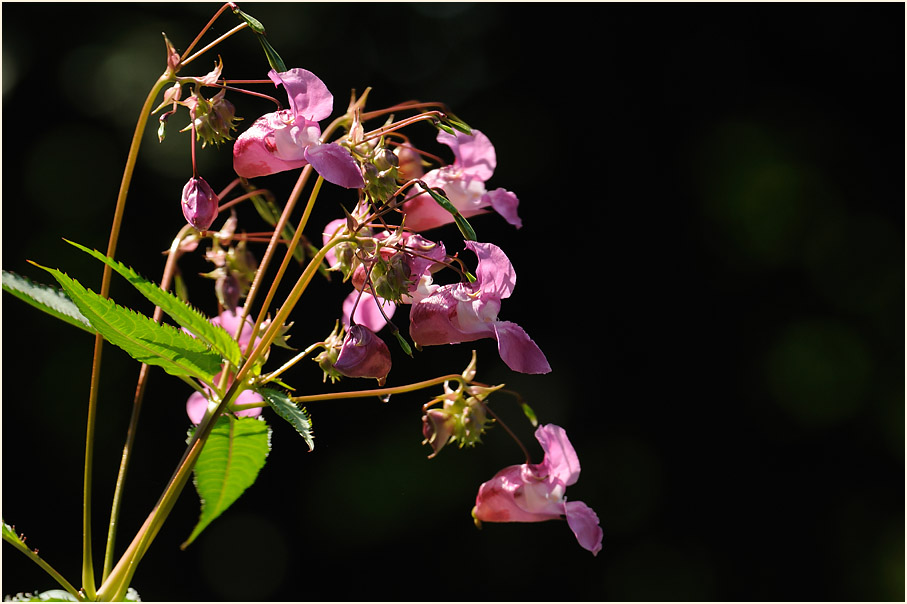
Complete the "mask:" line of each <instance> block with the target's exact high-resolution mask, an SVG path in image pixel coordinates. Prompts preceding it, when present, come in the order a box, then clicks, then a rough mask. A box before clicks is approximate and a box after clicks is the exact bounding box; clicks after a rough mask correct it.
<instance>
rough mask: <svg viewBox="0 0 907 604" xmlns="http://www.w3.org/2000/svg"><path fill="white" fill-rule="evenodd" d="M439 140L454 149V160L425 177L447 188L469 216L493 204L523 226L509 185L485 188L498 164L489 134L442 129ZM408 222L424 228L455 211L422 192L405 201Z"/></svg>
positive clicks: (445, 219) (447, 219) (431, 184)
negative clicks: (506, 187) (508, 188)
mask: <svg viewBox="0 0 907 604" xmlns="http://www.w3.org/2000/svg"><path fill="white" fill-rule="evenodd" d="M438 142H439V143H443V144H445V145H447V146H449V147H450V148H451V149H453V153H454V162H453V164H450V165H448V166H444V167H442V168H438V169H435V170H431V171H430V172H427V173H426V174H425V175H424V176H423V177H422V181H423V182H424V183H425V184H426V185H428V186H429V187H431V188H436V187H439V188H441V189H443V190H444V193H445V194H446V197H447V198H448V199H449V200H450V202H451V203H452V204H453V205H454V206H455V207H456V208H457V209H458V210H459V211H460V213H461V214H462V215H463V216H465V217H467V218H469V217H470V216H474V215H475V214H481V213H484V212H487V211H488V208H491V209H492V210H494V211H495V212H497V213H498V214H500V215H501V216H503V217H504V219H505V220H506V221H507V222H509V223H510V224H512V225H514V226H515V227H517V228H520V227H521V226H523V223H522V221H521V220H520V217H519V215H518V214H517V206H518V205H519V199H517V196H516V195H515V194H513V193H511V192H510V191H507V190H506V189H501V188H498V189H495V190H493V191H488V190H486V189H485V182H486V181H488V180H489V179H490V178H491V176H492V174H494V169H495V167H496V166H497V157H496V155H495V152H494V146H493V145H492V144H491V141H489V140H488V137H487V136H485V135H484V134H482V133H481V132H479V131H478V130H473V131H472V134H463V133H462V132H457V134H456V136H454V135H452V134H448V133H447V132H443V131H442V132H438ZM403 211H404V212H405V213H406V226H407V227H409V228H411V229H413V230H415V231H423V230H425V229H430V228H434V227H437V226H441V225H442V224H447V223H450V222H453V220H454V219H453V215H452V214H451V213H450V212H448V211H447V210H445V209H444V208H442V207H441V206H439V205H438V204H437V202H435V201H434V200H433V199H432V198H431V196H430V195H428V194H427V193H422V194H421V195H418V196H417V197H414V198H413V199H411V200H409V201H407V202H406V203H404V204H403Z"/></svg>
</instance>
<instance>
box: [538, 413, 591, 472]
mask: <svg viewBox="0 0 907 604" xmlns="http://www.w3.org/2000/svg"><path fill="white" fill-rule="evenodd" d="M535 438H536V440H538V441H539V444H540V445H542V449H543V450H544V451H545V459H544V461H543V462H542V465H544V466H545V467H546V468H547V471H548V475H549V476H554V477H555V478H557V479H558V480H560V481H562V482H563V483H564V486H570V485H571V484H575V483H576V481H577V480H578V479H579V471H580V465H579V457H577V455H576V451H575V450H574V449H573V445H572V444H571V443H570V439H569V438H567V432H566V431H565V430H564V429H563V428H561V427H560V426H556V425H554V424H547V425H542V426H539V427H538V428H537V429H536V431H535Z"/></svg>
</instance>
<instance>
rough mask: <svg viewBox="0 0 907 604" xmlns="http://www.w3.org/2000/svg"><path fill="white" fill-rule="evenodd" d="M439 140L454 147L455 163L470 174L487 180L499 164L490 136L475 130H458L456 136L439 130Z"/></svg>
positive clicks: (483, 180)
mask: <svg viewBox="0 0 907 604" xmlns="http://www.w3.org/2000/svg"><path fill="white" fill-rule="evenodd" d="M438 142H439V143H443V144H445V145H447V146H448V147H450V148H451V149H453V152H454V157H455V158H456V159H455V161H454V163H455V164H456V165H457V167H459V168H461V169H462V170H463V172H465V173H466V174H468V175H469V176H471V177H473V178H476V179H478V180H481V181H482V182H485V181H486V180H488V179H489V178H491V176H492V174H494V169H495V166H497V157H496V156H495V152H494V146H493V145H492V144H491V141H490V140H488V137H487V136H485V135H484V134H482V133H481V132H479V131H478V130H473V131H472V135H469V134H464V133H462V132H457V134H456V136H454V135H452V134H448V133H447V132H443V131H440V132H438Z"/></svg>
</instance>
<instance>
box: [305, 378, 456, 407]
mask: <svg viewBox="0 0 907 604" xmlns="http://www.w3.org/2000/svg"><path fill="white" fill-rule="evenodd" d="M453 381H457V382H460V383H461V384H463V383H465V381H466V380H464V379H463V376H462V375H460V374H458V373H453V374H450V375H444V376H441V377H437V378H432V379H430V380H424V381H422V382H414V383H412V384H406V385H405V386H393V387H390V388H373V389H371V390H351V391H348V392H328V393H325V394H308V395H305V396H293V397H290V400H291V401H293V402H294V403H312V402H315V401H335V400H343V399H348V398H367V397H370V396H390V395H391V394H403V393H404V392H413V391H416V390H421V389H422V388H428V387H430V386H436V385H438V384H443V383H444V382H453Z"/></svg>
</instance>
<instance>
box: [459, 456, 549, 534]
mask: <svg viewBox="0 0 907 604" xmlns="http://www.w3.org/2000/svg"><path fill="white" fill-rule="evenodd" d="M524 468H525V464H523V465H517V466H508V467H506V468H504V469H503V470H501V471H500V472H498V473H497V474H495V475H494V477H493V478H492V479H491V480H489V481H488V482H484V483H482V485H481V486H480V487H479V493H478V495H477V496H476V505H475V508H473V512H472V513H473V515H474V516H475V517H476V518H477V519H478V520H481V521H482V522H542V521H543V520H554V519H556V518H560V516H561V514H560V512H556V513H553V514H552V513H536V512H530V511H527V510H525V509H524V508H523V507H521V506H520V505H518V503H517V499H518V498H522V490H523V488H524V486H525V483H524V481H523V470H524Z"/></svg>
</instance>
